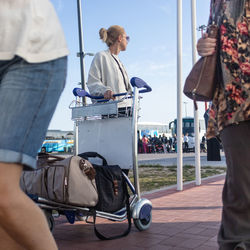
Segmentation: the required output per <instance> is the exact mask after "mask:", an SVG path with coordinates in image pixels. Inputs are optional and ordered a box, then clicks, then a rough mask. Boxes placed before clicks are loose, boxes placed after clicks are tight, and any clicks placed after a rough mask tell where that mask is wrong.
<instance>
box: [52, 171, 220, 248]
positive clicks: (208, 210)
mask: <svg viewBox="0 0 250 250" xmlns="http://www.w3.org/2000/svg"><path fill="white" fill-rule="evenodd" d="M224 178H225V177H224V175H223V176H217V177H213V178H210V179H207V180H202V185H201V186H195V185H194V184H193V183H191V184H187V185H184V191H176V188H175V187H173V188H169V189H165V190H160V191H156V192H153V193H150V194H145V195H144V197H146V198H148V199H150V200H151V202H152V204H153V216H152V224H151V226H150V228H149V229H148V230H147V231H143V232H139V231H138V230H137V229H136V228H135V226H134V225H133V226H132V230H131V232H130V234H129V235H128V236H127V237H124V238H121V239H117V240H111V241H101V240H99V239H98V238H97V237H96V236H95V234H94V231H93V225H91V224H86V223H85V222H80V221H77V222H76V223H75V224H73V225H71V224H69V223H68V222H67V221H66V219H65V217H63V216H60V217H59V218H58V219H56V224H57V225H56V227H55V229H54V232H53V234H54V237H55V239H56V241H57V244H58V247H59V249H60V250H66V249H67V250H82V249H85V250H92V249H95V250H96V249H97V250H98V249H102V250H103V249H104V250H105V249H109V250H112V249H119V250H120V249H121V250H123V249H124V250H125V249H126V250H127V249H129V250H142V249H149V250H163V249H164V250H170V249H171V250H174V249H175V250H187V249H199V250H216V249H218V246H217V242H216V237H217V232H218V229H219V225H220V218H221V206H222V203H221V192H222V187H223V183H224ZM110 223H111V222H110V221H103V220H101V222H99V223H98V226H99V228H100V230H104V231H105V232H109V231H111V227H112V230H119V229H121V228H122V229H124V228H125V227H126V224H125V223H124V222H123V223H117V222H115V223H111V224H110Z"/></svg>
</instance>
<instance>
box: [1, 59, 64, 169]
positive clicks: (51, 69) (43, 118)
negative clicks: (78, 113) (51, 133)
mask: <svg viewBox="0 0 250 250" xmlns="http://www.w3.org/2000/svg"><path fill="white" fill-rule="evenodd" d="M66 72H67V57H62V58H59V59H56V60H52V61H49V62H44V63H28V62H27V61H25V60H24V59H22V58H20V57H18V56H16V57H15V58H14V59H12V60H9V61H0V103H1V105H0V114H1V119H0V162H5V163H17V164H22V165H23V166H24V169H25V170H28V169H32V168H36V156H37V153H38V150H39V148H40V147H41V145H42V142H43V140H44V138H45V136H46V132H47V129H48V126H49V123H50V120H51V118H52V116H53V113H54V111H55V109H56V105H57V102H58V100H59V97H60V95H61V93H62V91H63V89H64V86H65V80H66Z"/></svg>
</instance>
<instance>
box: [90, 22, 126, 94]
mask: <svg viewBox="0 0 250 250" xmlns="http://www.w3.org/2000/svg"><path fill="white" fill-rule="evenodd" d="M99 35H100V39H101V40H102V41H103V42H105V43H106V44H107V46H108V49H107V50H105V51H101V52H99V53H97V54H96V55H95V57H94V59H93V61H92V64H91V67H90V70H89V75H88V82H87V86H88V88H89V92H90V94H91V95H94V96H104V98H105V99H114V97H113V94H119V93H125V92H130V91H131V86H130V83H129V78H128V75H127V72H126V69H125V67H124V66H123V64H122V63H121V61H120V59H119V57H118V55H119V53H120V52H121V51H125V50H126V48H127V44H128V42H129V37H128V36H127V34H126V32H125V30H124V28H123V27H121V26H119V25H113V26H111V27H109V28H108V29H105V28H101V29H100V30H99Z"/></svg>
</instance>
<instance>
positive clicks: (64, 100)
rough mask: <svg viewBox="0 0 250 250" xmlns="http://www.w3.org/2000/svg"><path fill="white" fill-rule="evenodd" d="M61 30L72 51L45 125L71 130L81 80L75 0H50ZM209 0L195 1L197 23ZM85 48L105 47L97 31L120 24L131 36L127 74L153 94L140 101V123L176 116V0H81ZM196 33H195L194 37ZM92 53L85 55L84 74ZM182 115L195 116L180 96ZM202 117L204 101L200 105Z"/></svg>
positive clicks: (186, 35) (187, 27)
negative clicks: (64, 79)
mask: <svg viewBox="0 0 250 250" xmlns="http://www.w3.org/2000/svg"><path fill="white" fill-rule="evenodd" d="M51 2H52V3H53V5H54V7H55V10H56V12H57V14H58V17H59V19H60V21H61V24H62V27H63V29H64V32H65V36H66V40H67V43H68V47H69V50H70V55H69V58H68V76H67V83H66V87H65V90H64V92H63V94H62V96H61V98H60V101H59V103H58V106H57V109H56V112H55V114H54V116H53V118H52V121H51V123H50V126H49V129H61V130H71V129H73V122H72V121H71V110H70V109H69V104H70V102H71V101H72V100H74V96H73V94H72V90H73V88H75V87H78V86H79V85H78V83H79V82H80V64H79V58H78V57H76V53H77V52H78V51H79V42H78V41H79V40H78V23H77V0H51ZM182 2H183V59H182V60H183V76H182V79H183V84H184V80H185V78H186V76H187V74H188V73H189V71H190V69H191V67H192V48H191V17H190V16H191V7H190V6H191V0H183V1H182ZM209 2H210V1H209V0H196V3H197V4H196V8H197V17H196V18H197V27H198V26H200V25H203V24H207V20H208V13H209ZM82 8H83V17H82V19H83V32H84V34H83V36H84V51H85V52H91V53H96V52H98V51H101V50H105V49H106V45H105V44H104V43H102V41H101V40H100V39H99V33H98V31H99V29H100V28H102V27H104V28H108V27H109V26H111V25H114V24H118V25H121V26H123V27H124V28H125V30H126V32H127V34H128V35H129V36H130V42H129V44H128V47H127V50H126V51H125V52H121V53H120V54H119V57H120V59H121V61H122V62H123V64H124V65H125V67H126V69H127V72H128V75H129V77H130V78H131V77H133V76H137V77H140V78H142V79H144V80H145V81H146V82H147V83H148V84H149V85H150V86H151V87H152V89H153V90H152V92H150V93H147V94H144V96H143V99H142V101H141V108H142V109H141V111H140V115H141V118H140V121H141V122H143V121H145V122H162V123H168V122H170V121H171V120H173V119H174V118H176V115H177V97H176V96H177V94H176V91H177V90H176V84H177V77H176V72H177V69H176V67H177V59H176V58H177V56H176V50H177V0H126V1H124V0H82ZM199 37H200V32H199V31H197V39H198V38H199ZM91 61H92V57H89V56H86V57H85V77H86V80H87V75H88V70H89V66H90V63H91ZM182 101H183V102H187V104H183V116H185V113H186V110H187V115H188V116H193V104H192V101H191V100H189V99H188V98H186V97H185V96H184V95H183V99H182ZM199 113H200V117H202V115H203V113H204V104H203V103H202V104H199Z"/></svg>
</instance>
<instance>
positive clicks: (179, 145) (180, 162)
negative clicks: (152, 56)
mask: <svg viewBox="0 0 250 250" xmlns="http://www.w3.org/2000/svg"><path fill="white" fill-rule="evenodd" d="M177 190H183V159H182V0H178V3H177Z"/></svg>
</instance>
